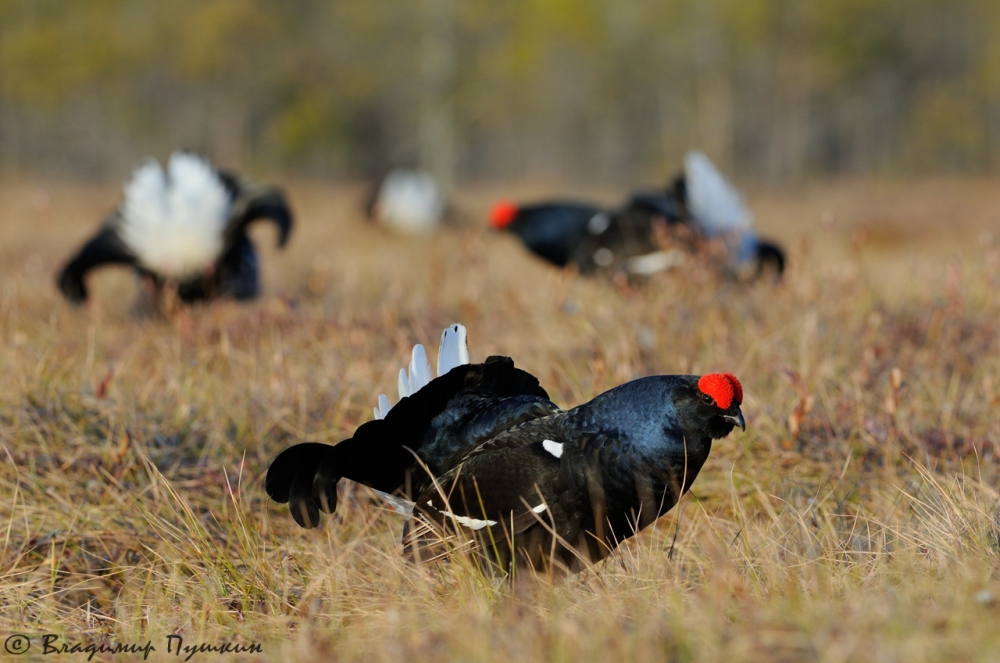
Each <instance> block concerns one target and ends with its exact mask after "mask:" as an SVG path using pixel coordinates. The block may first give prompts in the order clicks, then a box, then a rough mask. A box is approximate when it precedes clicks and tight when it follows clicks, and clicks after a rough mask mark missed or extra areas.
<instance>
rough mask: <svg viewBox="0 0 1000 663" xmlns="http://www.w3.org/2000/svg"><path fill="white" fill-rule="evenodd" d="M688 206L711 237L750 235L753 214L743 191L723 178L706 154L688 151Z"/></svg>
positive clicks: (685, 172)
mask: <svg viewBox="0 0 1000 663" xmlns="http://www.w3.org/2000/svg"><path fill="white" fill-rule="evenodd" d="M684 174H685V177H686V179H687V194H688V207H689V208H690V209H691V215H692V216H693V217H694V221H695V223H696V224H697V225H698V227H699V228H701V230H702V232H704V233H705V234H706V235H708V236H709V237H715V236H717V235H723V234H726V233H731V232H746V231H748V230H749V229H750V227H751V226H752V225H753V215H751V214H750V210H749V209H747V206H746V205H745V204H744V203H743V198H742V197H741V196H740V192H739V191H737V190H736V188H735V187H734V186H733V185H732V184H730V183H729V182H728V181H727V180H726V178H725V177H723V176H722V173H720V172H719V171H718V170H716V168H715V166H713V165H712V162H711V161H709V160H708V157H706V156H705V155H704V154H703V153H701V152H698V151H692V152H688V153H687V155H686V156H685V157H684Z"/></svg>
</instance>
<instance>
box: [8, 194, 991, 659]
mask: <svg viewBox="0 0 1000 663" xmlns="http://www.w3.org/2000/svg"><path fill="white" fill-rule="evenodd" d="M520 191H521V193H522V194H524V195H525V196H530V195H533V194H540V193H541V192H542V188H541V186H540V185H535V186H533V187H521V189H520ZM289 192H290V194H291V200H292V202H293V205H294V207H295V210H296V212H297V215H298V226H297V228H296V229H295V231H294V233H293V236H292V239H291V243H290V245H289V247H288V248H287V250H286V251H284V252H277V251H275V250H274V249H272V248H271V245H272V244H273V241H272V240H273V235H272V234H270V233H271V230H270V228H264V227H262V228H260V229H257V230H255V233H256V234H255V237H256V239H257V240H258V245H259V246H261V247H262V249H263V257H262V262H263V274H264V289H265V292H266V294H265V296H264V297H262V298H261V299H260V300H258V301H256V302H254V303H251V304H248V305H240V304H234V303H228V302H223V303H218V304H214V305H212V306H210V307H195V308H192V309H189V310H183V311H181V312H179V313H177V314H176V315H174V316H173V317H171V318H169V319H164V318H151V317H149V316H143V315H141V314H139V313H137V312H136V310H135V307H134V301H135V298H136V295H137V292H138V289H137V287H136V285H135V282H134V279H133V278H132V276H131V275H130V274H129V273H128V272H126V271H124V270H121V271H115V270H107V272H106V273H100V274H98V275H97V276H96V278H94V279H93V280H92V283H91V285H92V294H93V301H92V303H91V304H90V306H89V307H87V308H83V309H73V308H71V307H70V306H68V305H67V304H65V303H64V302H63V301H61V300H60V298H59V296H58V293H57V291H56V289H55V287H54V275H55V273H56V270H57V269H58V268H59V266H60V264H61V262H62V260H64V259H65V258H66V257H67V256H68V255H69V253H70V252H71V251H72V250H73V249H74V248H75V247H76V246H77V245H78V243H79V242H80V241H81V240H82V238H83V237H84V236H85V235H87V234H88V233H89V232H90V231H92V229H93V228H94V227H95V226H96V224H97V223H98V221H99V220H100V219H101V218H102V216H103V215H104V214H105V213H106V212H107V211H108V210H109V209H110V208H111V207H112V206H113V205H114V204H115V202H116V197H117V195H118V193H117V190H116V187H115V186H113V185H109V186H91V187H87V186H82V185H71V184H54V183H43V182H25V181H8V182H6V183H5V184H3V185H0V605H2V606H3V609H2V610H0V640H7V639H8V637H9V636H11V635H13V634H25V635H27V636H29V638H30V641H29V642H30V649H29V652H28V653H29V656H30V654H41V653H42V648H43V644H42V640H41V637H40V636H41V635H42V634H57V635H58V637H59V640H58V642H60V643H63V642H65V643H70V644H72V643H82V644H83V645H84V646H86V645H88V644H100V643H107V644H113V643H145V642H146V641H151V642H152V644H153V646H154V647H156V649H157V651H156V652H155V653H154V654H153V655H152V656H151V659H156V658H166V657H167V656H168V654H167V653H166V647H167V636H168V635H173V634H177V635H181V636H182V637H183V638H184V641H185V644H187V645H191V644H194V643H209V644H213V645H221V644H223V643H226V642H232V643H237V644H241V645H249V644H251V643H257V644H259V646H260V649H261V650H262V652H263V653H262V654H257V656H258V657H260V658H265V659H275V660H277V659H288V658H297V659H299V660H345V661H349V660H358V661H361V660H364V661H393V662H396V661H407V663H418V662H421V661H442V660H463V661H579V660H619V661H660V660H671V661H719V660H724V661H727V663H737V662H738V661H752V660H766V661H830V662H834V661H907V663H917V662H920V661H943V660H961V661H995V660H997V659H998V657H1000V627H998V625H1000V515H998V494H997V489H998V477H1000V473H998V468H997V464H998V462H1000V417H998V416H997V413H998V411H1000V409H998V402H1000V187H997V186H996V183H995V182H992V181H985V180H981V181H977V180H947V179H942V180H933V181H924V182H917V183H912V182H911V183H897V182H868V183H864V182H844V183H828V184H824V185H822V186H820V185H816V186H810V187H806V188H805V189H803V190H801V191H798V192H795V193H780V192H778V193H759V194H755V195H751V196H750V198H749V203H750V205H751V207H752V208H753V209H754V211H755V212H756V215H757V223H758V226H759V227H760V228H761V230H762V233H763V234H764V235H765V236H772V237H775V238H780V239H781V240H782V241H784V242H785V244H786V246H787V247H788V249H789V264H790V267H789V270H788V273H787V275H786V278H785V279H784V281H783V282H782V283H778V284H776V283H773V282H770V281H767V282H759V283H756V284H753V285H750V286H746V285H740V284H737V283H733V282H730V281H727V280H726V279H723V278H721V277H720V276H719V275H718V274H717V273H716V272H715V271H714V270H712V269H708V268H705V267H704V266H702V265H699V264H697V263H695V262H694V261H688V263H686V264H685V265H684V266H682V267H680V268H678V269H675V270H674V271H672V272H669V273H666V274H662V275H659V276H657V277H655V278H653V279H651V280H650V281H649V282H648V283H646V284H640V285H637V286H635V287H633V288H621V287H619V286H616V285H614V284H612V283H608V282H604V281H599V280H587V279H582V278H577V277H575V276H574V275H572V274H569V273H565V272H559V271H557V270H554V269H552V268H550V267H547V266H545V265H543V264H542V263H540V262H538V261H535V260H533V259H532V258H531V257H529V256H528V255H527V254H526V252H525V251H524V250H523V249H522V247H520V246H519V245H518V244H517V243H516V242H515V240H514V238H512V237H502V236H495V235H492V234H490V233H488V232H487V231H486V230H485V223H484V222H483V221H482V219H484V218H485V213H486V210H487V209H488V206H489V204H490V203H491V202H492V200H494V195H495V194H499V193H500V189H499V188H488V187H482V188H479V189H475V190H470V191H467V192H465V195H464V196H463V197H461V198H460V199H459V205H460V208H461V209H462V210H463V211H464V212H465V215H466V216H467V218H468V219H470V221H469V222H468V223H466V224H465V225H461V226H459V227H457V228H453V229H450V230H448V231H446V232H444V233H442V234H440V235H437V236H434V237H427V238H420V239H404V238H400V237H396V236H392V235H388V234H386V233H383V232H381V231H379V230H377V229H374V228H371V227H369V226H367V225H365V224H364V223H363V222H362V220H361V215H360V211H359V200H360V197H361V191H360V189H355V188H351V187H332V186H328V185H323V184H320V183H315V182H313V183H310V182H305V183H299V184H294V183H293V184H292V185H291V186H290V187H289ZM504 193H507V194H509V190H507V191H504ZM567 193H569V192H568V191H567ZM599 193H606V194H608V193H609V192H599ZM610 193H612V194H613V192H610ZM609 195H610V194H609ZM613 198H614V196H613V195H612V196H611V197H610V198H609V200H613ZM452 322H462V323H464V324H465V325H466V326H467V327H468V330H469V338H470V352H471V354H472V358H473V360H482V359H484V358H485V357H486V356H488V355H490V354H506V355H509V356H512V357H513V358H514V359H515V362H516V363H517V365H518V366H520V367H522V368H524V369H526V370H528V371H530V372H531V373H533V374H535V375H536V376H538V377H539V378H540V380H541V381H542V384H543V386H544V387H546V388H547V389H548V391H549V393H550V395H551V396H552V397H553V400H555V401H556V402H557V403H559V404H561V405H563V406H571V405H575V404H577V403H580V402H583V401H584V400H587V399H589V398H590V397H592V396H594V395H596V394H597V393H599V392H601V391H603V390H605V389H607V388H609V387H611V386H614V385H616V384H619V383H621V382H623V381H626V380H629V379H633V378H636V377H640V376H643V375H649V374H655V373H703V372H710V371H731V372H733V373H735V374H737V375H738V376H739V378H740V379H741V380H742V382H743V385H744V390H745V394H746V398H745V403H744V406H743V411H744V413H745V415H746V418H747V423H748V427H747V432H746V433H745V434H740V433H739V431H737V432H736V433H734V434H732V435H730V436H729V437H728V438H726V439H724V440H721V441H719V442H718V443H716V445H715V448H714V449H713V451H712V455H711V457H710V458H709V461H708V463H707V465H706V466H705V468H704V469H703V470H702V473H701V475H700V477H699V478H698V480H697V481H696V482H695V484H694V487H693V491H692V493H691V494H689V495H688V496H687V497H685V498H684V499H683V500H682V501H681V504H680V505H679V506H678V507H677V508H676V509H674V510H673V511H672V512H671V513H670V514H669V515H667V516H665V517H663V518H662V519H660V521H658V523H657V524H656V526H655V527H652V528H650V529H649V530H647V531H644V532H643V533H642V534H641V535H640V536H638V537H636V538H634V539H632V540H630V541H629V542H628V543H627V544H626V545H623V546H622V547H621V549H620V550H619V551H618V552H617V553H616V554H615V555H613V556H612V557H611V558H610V559H609V560H607V561H605V562H604V563H602V564H600V565H598V566H596V567H594V568H592V569H590V570H588V571H586V572H584V573H583V574H581V575H579V576H577V577H572V578H569V579H565V580H562V581H559V582H548V581H546V580H544V579H536V580H530V579H526V580H523V581H519V582H516V583H513V584H510V583H505V582H499V581H495V580H493V579H490V578H488V577H484V576H483V575H482V574H480V573H479V572H478V571H477V570H476V569H475V568H474V567H473V566H472V565H471V564H469V563H467V561H463V560H456V561H455V562H454V563H451V564H446V565H440V566H436V567H427V568H425V567H413V566H410V565H408V564H407V563H406V562H404V560H403V559H402V557H401V555H400V549H399V540H398V539H399V532H400V529H401V520H400V517H399V516H397V515H394V514H392V513H391V512H389V511H387V510H386V509H384V508H382V506H381V505H380V503H379V502H378V500H377V499H376V498H374V496H373V495H372V494H370V493H369V492H368V491H367V490H366V489H358V488H355V487H346V488H342V490H345V491H346V492H347V493H349V494H345V495H342V499H341V502H340V507H339V511H338V514H337V516H336V518H332V519H328V522H326V523H325V525H324V527H323V528H322V529H320V530H318V531H304V530H301V529H299V528H298V527H296V526H295V525H294V523H293V522H292V520H291V518H290V517H289V516H288V514H287V509H286V508H285V507H279V506H277V505H274V504H272V503H269V501H268V499H267V497H266V495H265V494H264V491H263V485H262V484H263V475H264V472H265V470H266V469H267V465H268V462H269V461H270V459H271V458H273V456H274V455H275V454H276V453H277V452H278V451H280V450H281V449H282V448H284V447H285V446H287V445H289V444H291V443H294V442H296V441H301V440H314V441H323V442H331V443H332V442H336V441H338V440H340V439H344V438H346V437H349V436H350V434H351V432H352V430H353V429H354V427H356V426H357V425H358V424H360V423H363V422H364V421H367V420H368V419H369V418H370V417H371V416H372V415H371V406H372V405H373V404H374V401H375V398H376V397H377V395H378V394H379V393H380V392H386V393H392V392H393V390H394V385H395V376H396V372H397V371H398V368H399V367H400V366H402V365H403V363H404V362H405V361H406V359H407V357H408V352H409V348H410V346H411V345H412V344H413V343H416V342H420V343H424V344H425V345H426V346H427V347H429V348H433V347H436V343H437V339H438V336H439V334H440V331H441V329H442V328H443V327H444V326H445V325H447V324H449V323H452ZM345 483H346V482H345ZM172 642H173V643H175V644H176V640H174V641H172ZM0 655H2V656H6V654H0ZM77 656H78V657H82V658H79V659H77V658H73V657H71V659H70V660H83V659H85V658H86V656H87V654H86V653H84V654H78V655H77ZM137 656H141V654H140V655H136V657H137ZM122 657H123V655H121V654H119V655H115V656H113V657H112V656H111V655H107V654H99V655H98V658H99V659H100V658H114V660H123V658H122ZM169 657H170V658H171V659H173V658H175V656H174V655H173V654H169ZM208 658H213V659H214V658H217V656H216V655H214V654H209V653H205V654H200V655H197V656H195V657H194V658H193V659H192V660H207V659H208ZM124 660H130V659H129V658H128V657H127V656H126V657H125V659H124Z"/></svg>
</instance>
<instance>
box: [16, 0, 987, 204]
mask: <svg viewBox="0 0 1000 663" xmlns="http://www.w3.org/2000/svg"><path fill="white" fill-rule="evenodd" d="M998 31H1000V3H997V2H992V1H990V0H907V1H906V2H903V1H900V0H824V1H823V2H800V1H795V0H674V1H671V2H662V1H654V0H636V1H629V2H617V1H614V0H585V1H576V2H568V1H566V0H517V1H511V2H491V1H488V0H468V1H465V2H458V1H457V0H421V1H420V2H402V3H401V2H397V1H395V0H366V1H365V2H324V1H319V0H172V1H171V2H140V1H137V0H87V1H86V2H65V1H64V0H0V167H2V168H3V169H4V172H8V173H10V172H12V171H14V172H25V171H28V172H34V173H38V174H44V175H59V176H63V175H70V176H80V175H86V176H88V177H100V178H105V177H112V178H114V179H117V178H118V177H120V176H121V174H122V173H123V172H125V171H126V169H127V168H129V167H131V166H132V165H134V163H135V162H136V160H137V159H138V158H141V157H142V156H145V155H147V154H156V155H165V154H166V153H167V152H168V151H169V150H171V149H173V148H174V147H176V146H186V147H188V148H190V149H195V150H198V151H202V152H205V153H206V154H207V155H209V156H210V157H212V158H214V159H215V160H217V161H219V162H221V163H223V164H229V165H232V166H238V167H254V168H258V169H260V168H264V169H268V170H278V169H280V170H282V171H284V172H288V171H291V172H299V173H302V174H309V175H319V176H337V177H345V178H355V177H368V176H371V175H374V174H376V173H378V172H380V171H381V170H383V169H384V168H387V167H389V166H392V165H404V166H406V165H409V166H413V165H421V166H423V167H425V168H429V169H431V170H432V171H434V172H435V173H436V174H437V175H438V176H439V177H440V178H442V179H443V180H444V181H446V182H448V181H455V180H461V181H478V180H483V179H495V178H502V179H508V180H510V179H524V178H530V177H537V176H538V175H540V174H544V175H546V176H549V177H551V176H553V175H558V176H559V177H562V178H565V179H568V180H573V181H602V182H609V183H610V182H614V183H623V182H635V181H637V180H647V181H654V182H655V181H659V180H661V179H662V178H664V177H666V176H667V175H670V174H672V173H673V171H674V170H676V169H677V168H678V167H679V165H680V157H681V155H682V154H683V151H684V150H686V149H688V148H691V147H695V146H698V147H700V148H702V149H704V150H705V151H706V152H708V154H709V155H710V156H711V157H712V158H713V159H714V160H716V162H717V163H718V164H719V165H720V167H721V168H722V169H723V171H725V172H730V173H732V174H734V175H735V176H736V177H737V179H756V180H761V181H765V182H768V183H772V184H775V183H789V182H790V183H794V182H797V181H801V180H802V179H803V178H807V177H814V176H827V175H859V174H860V175H866V174H872V173H876V174H893V175H895V174H902V175H909V174H914V173H918V174H926V173H939V172H990V171H992V170H994V169H996V167H997V165H998V162H1000V40H998V39H997V38H996V35H997V34H998Z"/></svg>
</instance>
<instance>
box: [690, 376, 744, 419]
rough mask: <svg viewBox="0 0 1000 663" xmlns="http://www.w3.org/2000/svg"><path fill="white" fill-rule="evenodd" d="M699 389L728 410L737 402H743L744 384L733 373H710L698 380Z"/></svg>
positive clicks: (739, 403) (738, 403)
mask: <svg viewBox="0 0 1000 663" xmlns="http://www.w3.org/2000/svg"><path fill="white" fill-rule="evenodd" d="M698 389H700V390H701V393H703V394H707V395H709V396H711V397H712V398H714V399H715V403H716V404H717V405H718V406H719V407H720V408H722V409H723V410H726V409H728V408H729V406H730V405H732V404H733V402H735V403H736V404H737V405H741V404H742V403H743V385H741V384H740V381H739V380H737V379H736V376H735V375H733V374H732V373H709V374H708V375H703V376H701V379H700V380H698Z"/></svg>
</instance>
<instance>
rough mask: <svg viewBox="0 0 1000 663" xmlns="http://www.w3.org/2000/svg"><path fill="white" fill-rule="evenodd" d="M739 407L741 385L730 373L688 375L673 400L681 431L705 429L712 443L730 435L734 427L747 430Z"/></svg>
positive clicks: (741, 393)
mask: <svg viewBox="0 0 1000 663" xmlns="http://www.w3.org/2000/svg"><path fill="white" fill-rule="evenodd" d="M742 404H743V386H742V385H741V384H740V381H739V380H737V379H736V376H735V375H733V374H732V373H710V374H708V375H702V376H700V377H698V376H690V377H689V378H688V379H687V380H685V388H684V389H680V390H678V391H677V392H676V395H675V397H674V407H675V408H676V410H677V417H678V419H679V420H680V422H681V426H682V428H684V429H690V430H705V431H707V432H708V434H709V436H710V437H711V438H712V439H713V440H717V439H719V438H722V437H725V436H727V435H729V434H730V433H731V432H733V428H734V427H735V426H739V427H740V428H741V429H743V430H746V421H745V420H744V419H743V412H742V411H741V410H740V406H741V405H742Z"/></svg>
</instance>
